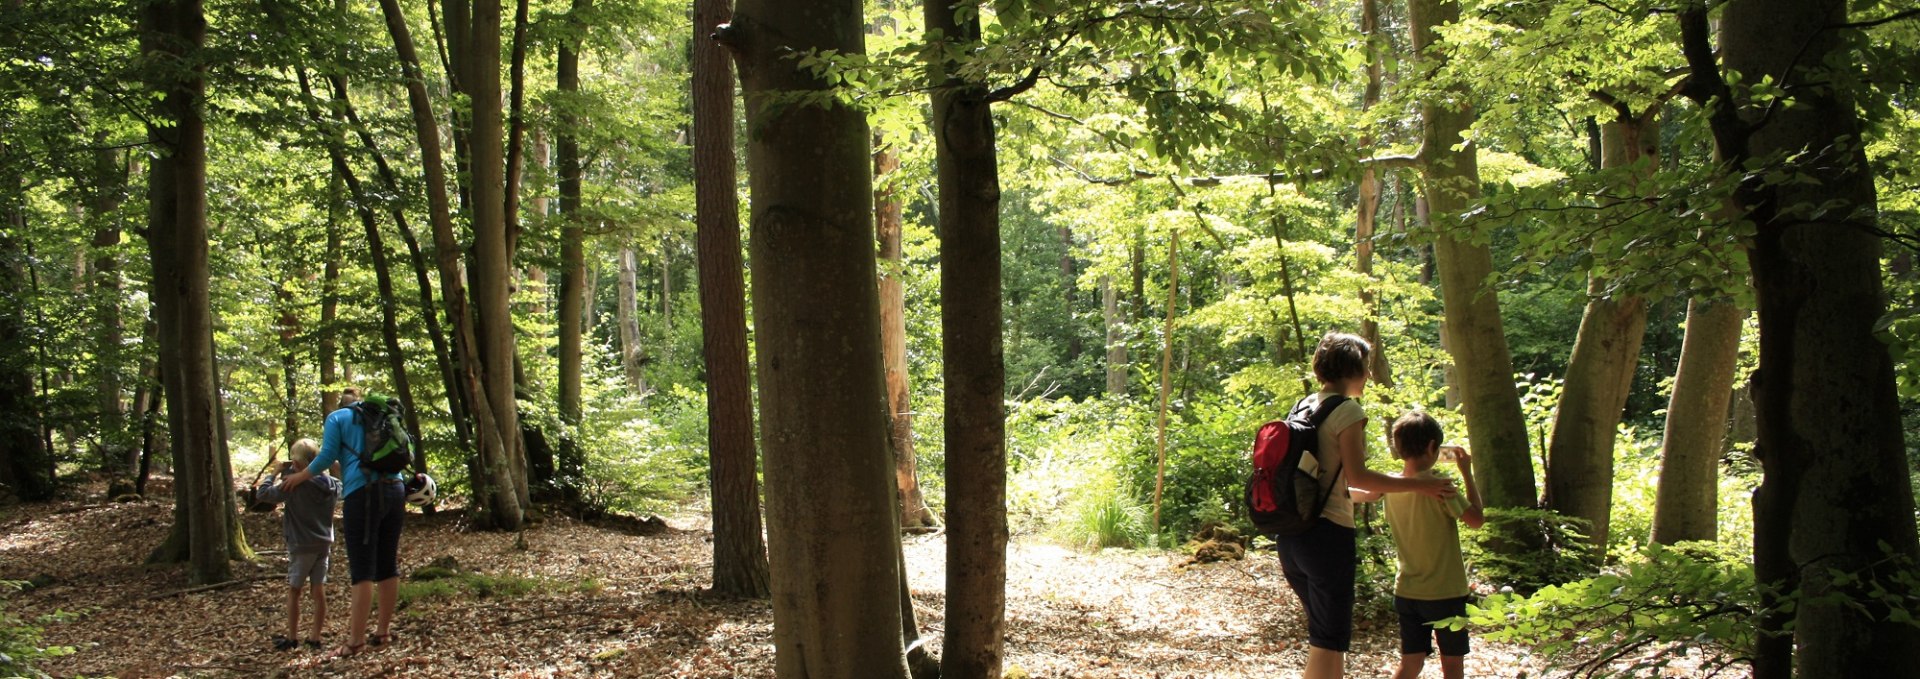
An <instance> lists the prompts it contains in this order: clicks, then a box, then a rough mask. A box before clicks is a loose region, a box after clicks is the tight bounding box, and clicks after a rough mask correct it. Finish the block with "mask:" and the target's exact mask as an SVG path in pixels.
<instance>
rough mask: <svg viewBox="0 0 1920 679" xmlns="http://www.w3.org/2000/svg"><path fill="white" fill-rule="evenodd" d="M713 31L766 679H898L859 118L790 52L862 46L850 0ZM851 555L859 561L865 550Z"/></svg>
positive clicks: (742, 19) (893, 528)
mask: <svg viewBox="0 0 1920 679" xmlns="http://www.w3.org/2000/svg"><path fill="white" fill-rule="evenodd" d="M738 7H739V9H738V11H737V12H736V13H735V14H734V16H733V21H732V22H731V23H729V24H727V25H726V26H725V27H723V28H722V29H721V31H720V40H721V42H722V43H723V44H726V45H727V46H729V47H730V48H732V49H733V50H734V51H735V53H736V55H737V58H738V62H739V67H740V80H741V84H742V86H743V91H744V93H745V96H746V102H747V129H749V130H753V131H754V133H753V134H752V135H749V138H748V144H747V164H748V172H747V176H748V177H749V180H750V187H751V190H752V196H753V203H752V212H751V214H752V215H753V223H752V229H753V231H752V234H751V236H750V238H749V240H748V243H749V244H750V250H749V252H750V256H751V258H752V261H751V265H752V267H753V272H754V286H753V315H754V327H755V329H756V336H757V337H758V343H757V350H758V351H757V359H758V361H757V362H758V371H759V383H760V404H761V425H762V426H763V427H765V436H764V438H763V443H764V445H765V446H766V479H767V543H768V544H767V546H768V551H769V555H770V556H771V558H772V562H773V563H774V564H776V565H777V567H776V568H774V569H773V572H772V575H773V578H772V585H773V617H774V634H773V637H774V653H775V671H776V673H777V676H779V677H781V678H782V679H799V678H803V677H804V678H806V679H842V678H844V679H853V678H856V677H871V678H873V679H903V678H904V677H905V676H906V674H907V667H906V654H905V649H904V647H903V645H902V642H901V629H902V627H901V621H900V601H899V597H900V591H899V589H900V587H899V582H900V573H899V568H900V566H899V564H897V563H895V562H894V560H893V559H892V558H889V555H891V554H892V552H893V549H894V544H896V543H897V542H898V541H899V533H898V531H899V523H898V521H897V520H896V519H897V516H898V515H897V510H896V509H895V506H894V498H893V486H892V483H891V482H890V480H889V477H890V476H891V474H892V468H893V464H892V460H890V459H888V454H887V431H886V422H885V420H884V418H882V417H878V416H877V415H879V414H880V413H883V412H885V410H884V409H885V408H886V394H885V391H884V388H883V384H884V378H883V375H882V371H881V367H880V313H879V308H878V303H877V300H878V297H879V293H878V291H877V289H876V288H875V284H874V277H875V271H874V257H873V242H874V236H873V217H872V215H873V207H872V203H871V200H872V196H873V193H872V191H873V188H872V184H873V182H872V179H873V175H872V170H871V169H870V168H869V167H868V165H867V163H868V155H869V149H868V134H869V132H868V129H867V121H866V116H865V114H864V113H862V112H860V111H859V110H856V109H853V108H851V107H848V106H844V105H841V104H838V103H810V104H792V103H787V102H784V101H778V102H777V101H776V100H775V99H774V98H775V97H784V96H788V95H791V94H795V93H814V94H819V93H824V92H825V91H826V90H827V88H828V84H827V83H826V82H825V81H824V80H822V79H821V78H819V77H817V76H815V75H813V74H811V73H810V72H807V71H805V70H802V69H801V68H799V67H798V65H797V64H796V62H795V61H794V60H793V58H792V55H793V54H794V53H797V52H798V53H804V52H811V51H815V50H834V51H836V52H838V53H840V54H846V55H860V54H864V53H865V47H864V45H863V40H862V22H861V3H860V2H858V1H857V0H813V1H810V2H803V1H798V0H742V2H740V3H739V5H738ZM858 555H865V557H870V558H864V557H860V556H858Z"/></svg>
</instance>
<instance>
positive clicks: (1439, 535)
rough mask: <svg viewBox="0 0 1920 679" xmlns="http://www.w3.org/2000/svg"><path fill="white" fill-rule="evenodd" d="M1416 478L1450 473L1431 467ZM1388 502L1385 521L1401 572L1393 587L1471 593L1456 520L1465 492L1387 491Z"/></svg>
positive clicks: (1419, 595)
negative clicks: (1440, 496)
mask: <svg viewBox="0 0 1920 679" xmlns="http://www.w3.org/2000/svg"><path fill="white" fill-rule="evenodd" d="M1415 478H1449V477H1445V476H1442V475H1440V474H1436V473H1434V471H1433V470H1431V469H1429V470H1427V471H1424V472H1421V473H1419V474H1416V475H1415ZM1386 502H1387V525H1389V526H1392V527H1393V546H1394V548H1395V549H1396V550H1398V551H1399V552H1400V577H1399V578H1397V579H1396V580H1395V581H1394V585H1393V593H1394V594H1395V595H1396V596H1401V597H1405V598H1408V599H1420V600H1424V601H1433V600H1438V599H1453V598H1456V597H1463V596H1466V595H1468V594H1469V593H1471V590H1469V589H1468V588H1467V567H1466V559H1465V558H1463V557H1462V556H1461V555H1460V524H1459V522H1458V521H1457V519H1459V518H1460V515H1461V514H1464V513H1466V511H1467V498H1466V496H1465V495H1455V496H1453V498H1452V499H1450V500H1446V501H1441V500H1436V499H1434V498H1432V497H1428V496H1426V495H1422V494H1420V493H1388V494H1387V500H1386Z"/></svg>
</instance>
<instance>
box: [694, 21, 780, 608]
mask: <svg viewBox="0 0 1920 679" xmlns="http://www.w3.org/2000/svg"><path fill="white" fill-rule="evenodd" d="M728 5H729V3H728V2H727V0H695V2H694V8H693V12H694V23H693V97H692V99H693V139H694V141H693V167H694V188H693V191H694V209H695V212H696V215H695V222H696V227H697V229H698V233H697V236H696V237H697V238H698V241H699V250H700V252H699V262H698V265H699V275H700V333H701V338H702V342H701V346H702V349H701V351H702V355H703V358H704V360H705V364H706V372H707V448H708V455H707V457H708V464H709V467H708V479H709V483H710V484H711V486H712V488H711V495H712V496H713V589H714V591H715V592H718V593H721V594H725V595H729V596H738V597H747V598H756V599H757V598H765V597H766V596H768V593H769V591H770V590H769V587H770V585H769V583H768V573H767V551H766V543H765V542H763V540H762V537H761V522H760V481H759V478H758V476H757V474H756V466H757V465H756V462H757V460H756V458H757V455H756V454H755V452H756V451H755V449H754V436H753V434H754V432H753V390H752V386H751V383H750V381H749V380H750V379H751V377H752V376H751V375H750V374H749V372H748V369H747V320H746V283H745V280H744V279H745V274H744V273H743V271H742V269H741V262H740V203H739V200H740V199H739V193H738V181H737V179H736V171H737V165H738V163H737V161H736V160H735V158H734V148H733V146H734V135H733V132H734V113H733V110H734V109H733V73H732V71H733V64H732V63H731V62H730V61H729V60H728V56H727V54H726V52H725V51H724V50H723V49H722V47H721V46H720V45H719V44H718V43H716V42H715V41H714V40H713V39H712V37H711V36H712V35H713V32H714V30H715V29H716V27H718V26H721V25H723V24H725V23H726V22H727V21H728V19H729V18H730V16H731V10H730V8H729V7H728Z"/></svg>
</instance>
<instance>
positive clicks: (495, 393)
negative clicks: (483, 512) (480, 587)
mask: <svg viewBox="0 0 1920 679" xmlns="http://www.w3.org/2000/svg"><path fill="white" fill-rule="evenodd" d="M500 14H501V13H500V0H476V2H474V3H473V27H472V29H471V30H472V33H471V35H470V40H469V41H468V44H467V53H466V54H465V55H464V56H465V59H463V61H465V62H466V64H467V76H468V77H467V78H466V79H465V80H463V81H462V84H464V85H465V86H466V88H467V92H468V94H469V96H470V97H471V98H472V102H473V105H472V116H473V121H472V123H473V128H472V132H471V137H470V144H471V146H472V148H471V150H470V151H469V153H471V154H472V158H471V166H470V168H469V170H468V172H469V176H470V177H471V180H470V183H469V188H468V194H469V195H471V196H472V197H473V202H472V204H471V209H470V210H469V211H470V213H471V214H472V215H473V269H472V270H471V271H469V272H468V275H469V277H470V278H471V279H472V280H473V306H474V311H475V314H474V315H475V316H476V317H477V319H478V323H477V327H476V333H475V338H476V339H477V340H478V341H477V343H476V344H475V347H476V349H477V350H478V352H479V354H480V357H481V361H480V364H481V368H482V372H481V373H480V374H481V384H482V386H483V387H484V388H485V389H486V391H487V402H488V403H490V404H492V406H493V419H494V423H495V425H494V426H495V427H496V428H497V429H498V430H499V433H500V441H501V443H502V446H501V448H500V451H501V458H500V459H499V460H496V461H491V462H490V464H502V465H504V466H505V467H506V469H505V471H506V474H505V476H506V479H505V480H506V481H507V485H505V486H504V487H502V488H498V489H493V492H499V493H510V494H511V495H512V496H513V497H512V500H511V501H509V500H507V499H501V500H499V501H498V503H499V504H508V503H509V502H511V503H512V504H517V505H518V506H519V507H520V508H521V509H523V510H524V509H525V508H526V507H528V505H529V504H530V498H529V496H528V490H527V458H526V451H525V450H524V449H523V446H522V441H521V437H520V413H519V408H518V406H517V400H516V396H515V394H514V386H515V384H516V380H515V379H514V354H515V351H514V347H515V346H516V345H515V338H514V329H513V311H512V307H511V305H510V301H511V295H512V290H511V287H512V286H511V282H512V280H513V278H512V272H513V263H512V257H513V253H512V252H511V251H510V250H509V247H510V245H511V239H510V237H509V234H510V233H511V232H512V231H513V229H512V228H510V227H509V226H508V221H509V218H508V215H507V214H506V205H507V198H506V195H507V188H508V187H507V183H506V182H507V172H506V170H507V168H506V161H505V159H504V158H503V157H502V156H503V153H505V151H506V144H505V140H504V139H502V133H503V132H504V131H505V127H504V122H505V121H503V120H502V113H503V112H502V110H501V105H500V73H499V71H498V70H497V69H496V68H495V67H494V66H493V65H494V64H497V63H499V62H500V19H501V16H500ZM515 169H517V168H515ZM501 518H502V519H503V523H502V525H501V527H502V528H518V527H519V525H518V524H519V522H518V521H517V520H516V521H511V522H506V521H504V520H505V519H506V518H507V517H501Z"/></svg>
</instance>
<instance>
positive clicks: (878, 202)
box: [873, 134, 940, 530]
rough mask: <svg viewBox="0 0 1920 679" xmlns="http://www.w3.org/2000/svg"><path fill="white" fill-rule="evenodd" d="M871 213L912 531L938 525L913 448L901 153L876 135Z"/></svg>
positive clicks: (896, 449) (896, 456)
mask: <svg viewBox="0 0 1920 679" xmlns="http://www.w3.org/2000/svg"><path fill="white" fill-rule="evenodd" d="M874 147H875V148H876V149H877V150H875V151H874V152H873V175H874V180H875V185H874V190H873V217H874V225H875V229H874V230H875V232H876V233H877V234H878V237H879V241H880V243H879V245H880V262H879V268H880V281H879V285H880V352H881V359H882V361H883V362H884V363H885V365H886V372H887V441H888V443H889V444H890V445H889V447H890V448H891V449H892V451H893V482H894V488H895V489H896V490H897V491H898V492H899V494H900V528H901V529H903V530H912V529H916V528H931V527H934V526H938V525H940V519H939V518H937V517H935V516H934V514H933V510H932V509H929V508H928V507H927V500H926V498H925V497H924V496H922V495H921V494H920V475H919V471H918V469H917V465H916V464H915V460H914V452H913V394H912V392H911V391H910V390H909V389H908V387H907V302H906V291H905V290H904V286H903V285H902V284H901V280H900V277H901V275H903V273H904V267H905V266H906V258H905V257H903V256H902V254H901V245H900V232H901V229H902V228H903V226H902V225H903V222H904V221H905V220H904V217H903V215H902V211H903V210H902V206H901V203H900V198H899V193H898V191H899V189H898V187H896V186H895V185H894V184H893V182H892V180H893V179H894V177H893V173H894V172H895V171H897V170H899V169H900V155H899V154H898V153H896V152H894V150H893V148H892V147H891V146H887V145H886V143H885V140H884V138H883V136H882V135H878V134H876V135H874Z"/></svg>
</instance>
